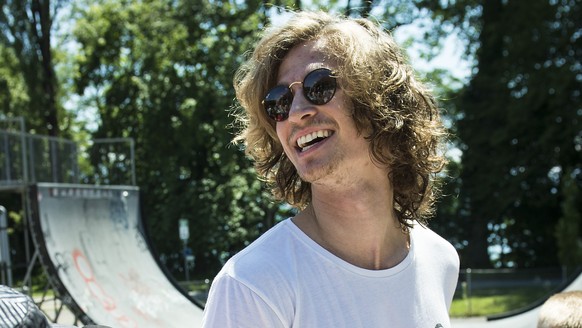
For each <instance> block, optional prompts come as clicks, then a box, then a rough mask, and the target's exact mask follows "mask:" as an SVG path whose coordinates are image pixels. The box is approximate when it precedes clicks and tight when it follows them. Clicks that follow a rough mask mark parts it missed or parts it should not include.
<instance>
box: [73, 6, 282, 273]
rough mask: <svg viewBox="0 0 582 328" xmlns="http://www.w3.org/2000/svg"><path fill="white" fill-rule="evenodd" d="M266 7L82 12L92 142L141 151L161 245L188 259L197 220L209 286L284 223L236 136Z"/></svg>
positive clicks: (151, 218) (141, 174)
mask: <svg viewBox="0 0 582 328" xmlns="http://www.w3.org/2000/svg"><path fill="white" fill-rule="evenodd" d="M261 4H262V3H261V2H260V1H255V2H252V1H248V2H247V3H246V4H237V3H232V2H230V1H214V2H213V3H212V4H210V3H207V2H201V1H194V0H192V1H188V0H184V1H174V2H171V3H168V2H167V1H161V0H149V1H123V2H119V1H117V0H111V1H108V0H104V1H100V2H99V3H97V4H92V5H90V4H87V6H82V7H81V9H79V12H78V16H79V19H78V21H77V26H76V29H75V36H76V39H77V41H78V42H79V43H80V45H81V47H80V52H79V55H78V58H77V65H78V72H79V75H78V78H77V80H76V85H77V90H78V92H79V94H83V93H86V94H90V95H94V96H93V98H92V99H91V104H92V105H93V106H96V107H97V108H98V111H99V115H100V121H101V124H100V125H99V128H98V129H97V130H96V131H95V132H94V137H96V138H104V137H131V138H134V139H135V141H136V158H137V166H136V169H137V179H138V185H139V186H140V189H141V195H142V198H143V209H142V210H143V212H142V213H143V216H144V217H145V219H146V221H147V227H148V229H149V231H150V235H151V236H152V237H153V241H154V245H155V246H156V248H157V249H158V250H159V251H160V252H161V253H164V254H166V255H167V256H166V258H168V257H171V254H172V253H176V252H178V251H180V250H181V248H182V247H181V243H180V242H179V239H178V221H179V219H182V218H185V219H188V220H189V222H190V227H191V234H190V236H191V238H190V242H189V245H188V246H190V247H191V248H192V249H193V250H194V255H195V257H196V266H197V268H198V269H199V270H198V273H199V274H205V275H206V276H209V275H212V274H213V273H214V272H215V271H216V270H217V269H218V268H220V266H221V264H222V261H224V260H226V258H228V257H229V256H231V255H232V254H234V253H235V252H237V251H238V250H240V249H241V248H242V247H244V246H245V245H246V244H248V243H249V242H250V241H252V240H253V239H255V238H256V237H257V236H258V235H259V234H260V233H261V232H262V231H263V230H264V229H266V228H267V227H268V225H269V224H272V222H269V220H271V219H272V218H274V217H276V216H277V213H280V212H281V210H279V208H278V206H276V205H275V204H273V203H272V202H271V201H269V198H268V197H265V194H266V193H265V190H264V187H263V186H262V185H261V183H260V182H259V181H257V179H256V176H255V174H254V170H253V169H252V167H251V163H250V161H249V160H248V159H246V158H245V157H244V153H243V152H242V151H241V150H240V149H238V148H237V147H235V146H232V145H231V144H230V140H231V139H232V137H233V131H232V130H229V129H227V127H228V126H229V125H230V123H231V121H232V120H231V118H230V117H229V115H228V111H229V108H230V107H231V106H232V105H233V99H234V89H233V86H232V77H233V74H234V71H235V70H236V68H237V67H238V66H239V65H240V62H241V59H242V57H241V56H240V54H243V53H244V52H245V51H247V50H248V49H250V44H251V42H253V41H254V40H255V39H256V33H258V32H259V28H260V27H261V26H262V24H263V22H264V21H265V13H264V9H263V8H262V7H261ZM110 182H111V183H119V182H118V181H110ZM168 266H169V267H170V268H171V267H172V264H168ZM180 267H181V266H180Z"/></svg>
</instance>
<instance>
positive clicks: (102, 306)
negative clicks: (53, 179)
mask: <svg viewBox="0 0 582 328" xmlns="http://www.w3.org/2000/svg"><path fill="white" fill-rule="evenodd" d="M30 199H31V210H32V220H31V228H32V229H31V231H32V236H33V240H34V242H35V244H36V248H37V250H38V251H39V255H40V260H41V262H42V264H43V266H44V267H45V270H46V271H47V273H48V276H49V279H50V280H51V284H52V285H53V286H54V287H55V288H56V289H57V291H58V293H59V294H60V296H61V298H62V299H64V300H65V303H66V304H68V306H69V308H70V309H71V310H72V311H73V312H74V313H75V315H77V316H78V318H80V320H81V321H83V323H84V324H92V323H95V324H100V325H106V326H111V327H119V328H122V327H131V328H133V327H140V328H147V327H152V328H154V327H160V328H161V327H163V328H169V327H194V328H195V327H199V326H200V324H201V321H202V308H201V307H200V306H198V305H197V304H195V302H194V300H192V299H191V298H189V297H188V296H187V295H186V294H184V293H183V292H182V291H180V290H179V289H178V288H176V286H175V285H174V284H173V283H172V281H171V280H170V279H169V278H168V277H167V276H166V274H165V273H164V272H163V271H162V269H161V268H160V266H159V265H158V263H157V262H156V260H155V258H154V256H153V255H152V253H151V250H150V248H149V247H148V243H147V240H146V238H145V236H144V233H143V229H142V222H141V216H140V211H139V189H138V188H137V187H131V186H105V187H97V186H86V185H72V184H48V183H39V184H37V185H34V186H32V187H31V188H30Z"/></svg>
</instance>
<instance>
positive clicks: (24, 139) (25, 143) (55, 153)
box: [0, 118, 136, 187]
mask: <svg viewBox="0 0 582 328" xmlns="http://www.w3.org/2000/svg"><path fill="white" fill-rule="evenodd" d="M134 148H135V145H134V141H133V139H131V138H108V139H95V140H92V141H88V142H87V144H86V145H83V146H79V144H78V143H76V142H74V141H71V140H67V139H64V138H57V137H51V136H41V135H34V134H29V133H26V132H25V124H24V120H23V119H22V118H11V119H6V118H5V119H0V187H3V186H15V185H23V184H27V183H34V182H57V183H91V184H106V185H112V184H115V185H135V184H136V177H135V149H134ZM80 163H82V164H84V165H83V170H81V169H80ZM81 171H82V172H81Z"/></svg>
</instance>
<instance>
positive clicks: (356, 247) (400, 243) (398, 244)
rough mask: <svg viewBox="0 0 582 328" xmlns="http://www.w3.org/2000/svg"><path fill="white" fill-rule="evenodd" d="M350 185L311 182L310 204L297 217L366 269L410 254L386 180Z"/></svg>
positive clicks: (312, 235)
mask: <svg viewBox="0 0 582 328" xmlns="http://www.w3.org/2000/svg"><path fill="white" fill-rule="evenodd" d="M380 182H382V181H377V180H376V181H372V180H370V183H365V182H362V181H359V183H353V184H351V185H350V186H349V187H346V186H344V187H343V188H337V186H336V187H334V188H326V187H325V186H321V185H317V184H314V185H312V202H311V204H310V205H309V206H308V207H307V208H306V209H305V210H304V211H302V212H301V213H300V214H299V215H297V216H296V217H295V218H294V219H293V221H294V222H295V224H297V226H298V227H299V228H300V229H301V230H303V231H304V232H305V233H306V234H307V235H308V236H309V237H310V238H312V239H313V240H314V241H315V242H317V243H318V244H320V245H321V246H322V247H324V248H325V249H327V250H328V251H330V252H331V253H332V254H334V255H336V256H338V257H339V258H341V259H343V260H345V261H347V262H349V263H351V264H353V265H356V266H358V267H362V268H366V269H373V270H378V269H387V268H390V267H393V266H395V265H397V264H398V263H400V262H401V261H402V260H403V259H404V258H405V257H406V254H408V245H409V241H408V235H406V234H405V233H404V232H403V229H402V227H401V226H400V224H399V222H398V220H397V218H396V216H395V213H394V208H393V200H392V198H393V197H392V190H391V188H390V187H389V184H388V181H387V180H386V181H385V183H380Z"/></svg>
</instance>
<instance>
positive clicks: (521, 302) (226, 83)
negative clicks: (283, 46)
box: [0, 0, 582, 316]
mask: <svg viewBox="0 0 582 328" xmlns="http://www.w3.org/2000/svg"><path fill="white" fill-rule="evenodd" d="M0 6H1V11H0V120H1V121H2V126H0V129H1V130H3V131H4V133H5V134H6V135H9V134H11V133H16V132H14V131H19V133H25V134H26V135H28V136H29V137H30V138H31V139H34V140H37V139H38V140H39V141H35V142H37V143H39V144H40V146H37V147H39V148H38V149H39V153H38V155H37V158H38V161H37V162H38V163H37V164H38V165H39V169H38V171H37V172H41V171H42V168H40V167H41V166H42V165H43V160H42V158H46V159H47V161H48V160H50V158H51V157H50V156H51V155H50V152H49V151H47V149H49V148H50V147H49V146H47V145H48V144H49V143H51V142H52V143H56V144H58V147H57V149H60V151H63V152H65V153H66V154H67V156H69V157H67V158H69V160H71V161H72V163H75V164H71V165H72V166H74V167H75V173H74V174H69V173H66V172H65V173H62V172H59V171H58V170H57V171H56V172H55V171H51V172H50V174H48V175H47V177H46V178H43V177H42V176H41V175H40V173H39V175H38V176H36V177H35V179H31V180H35V181H55V182H71V183H78V182H80V183H86V184H98V185H137V186H139V188H140V191H141V200H142V205H141V213H142V217H143V219H144V224H145V229H146V231H147V232H148V235H149V237H150V239H151V242H152V247H153V251H154V253H155V254H157V256H158V257H159V259H160V262H161V263H162V265H163V266H164V267H165V269H166V270H167V271H168V272H169V273H170V274H171V276H172V277H173V278H174V279H175V280H176V281H178V282H179V283H180V286H182V288H184V289H185V290H188V291H198V292H201V293H204V291H205V290H206V289H207V286H208V283H209V282H210V281H211V280H212V278H213V277H214V275H215V274H216V273H217V272H218V270H219V269H220V268H221V266H222V265H223V263H224V262H225V261H226V260H227V259H228V258H230V257H231V256H232V255H233V254H235V253H236V252H237V251H239V250H240V249H242V248H243V247H245V246H246V245H248V244H249V243H250V242H252V241H253V240H254V239H256V238H257V237H258V236H259V235H260V234H261V233H263V232H264V231H266V230H267V229H268V228H270V227H271V226H273V225H274V224H276V223H277V222H278V221H280V220H282V219H284V218H287V217H289V216H291V215H293V211H292V209H291V208H290V207H289V206H287V205H285V204H278V203H276V202H274V201H273V200H272V199H271V198H270V197H269V191H268V189H267V188H266V187H265V185H264V184H262V183H261V182H260V181H258V180H257V178H256V176H255V173H254V170H253V168H252V163H251V162H250V160H249V159H248V158H245V156H244V153H243V151H242V149H241V147H240V146H235V145H232V144H230V142H231V140H232V138H233V135H234V131H235V129H234V127H233V126H232V125H231V123H232V117H231V116H229V110H230V109H231V108H232V107H233V106H234V105H235V100H234V89H233V86H232V79H233V75H234V72H235V70H236V69H237V67H238V66H239V65H240V64H241V63H242V62H243V60H244V59H245V58H246V56H248V52H249V51H250V50H252V47H253V44H254V42H255V41H256V40H257V39H258V38H259V37H260V35H261V31H262V30H263V28H265V27H266V26H268V25H271V24H275V25H276V24H280V23H281V22H284V21H285V19H287V17H288V16H289V13H288V11H287V10H289V9H291V10H297V9H309V10H326V11H331V12H339V13H344V14H346V15H349V16H354V17H360V16H362V17H369V18H372V19H374V20H378V21H380V22H381V23H382V25H383V26H384V27H385V28H386V29H387V30H389V31H391V32H392V33H393V35H394V37H395V38H396V39H397V40H398V42H399V43H400V44H401V45H403V46H404V48H405V49H406V51H407V53H408V56H409V58H410V61H411V64H412V65H413V67H415V68H416V70H417V72H418V76H419V77H420V78H421V79H422V80H424V81H425V82H426V83H428V84H429V85H430V86H431V87H432V88H433V90H434V91H435V93H436V95H437V98H438V99H439V102H440V105H441V107H442V109H443V111H442V113H443V116H444V118H445V123H446V125H447V128H449V129H450V132H451V134H452V135H453V137H452V138H451V140H450V142H449V144H448V149H447V152H446V154H447V156H448V157H449V160H450V163H449V165H448V166H447V169H446V171H445V172H444V173H443V174H441V175H440V176H439V178H440V179H441V181H442V183H443V184H444V196H443V197H442V199H441V201H440V202H439V204H438V212H437V215H436V217H435V218H434V219H432V220H431V221H430V224H429V226H430V227H431V228H432V229H434V230H435V231H437V232H438V233H439V234H441V235H442V236H443V237H445V238H446V239H447V240H449V241H450V242H451V243H452V244H453V245H454V246H455V247H456V249H457V251H458V252H459V255H460V257H461V267H462V271H461V275H460V279H459V286H458V288H457V294H456V296H455V301H454V304H453V308H452V310H451V311H452V315H453V316H474V315H488V314H492V313H501V312H505V311H509V310H513V309H517V308H520V307H523V306H526V305H528V304H530V303H532V302H535V301H536V300H537V299H540V298H542V297H544V296H547V294H548V293H550V292H551V291H552V290H553V289H554V288H556V287H557V286H559V285H560V284H561V283H563V282H565V281H566V280H568V279H569V278H570V277H571V276H572V275H573V274H575V273H576V272H578V271H577V270H579V269H580V266H581V265H582V195H581V192H580V190H581V187H582V97H581V95H580V93H581V90H582V88H581V86H582V63H581V60H582V4H581V1H579V0H535V1H527V2H526V1H518V0H456V1H455V0H432V1H431V0H392V1H388V0H371V1H356V0H351V1H350V0H343V1H339V0H338V1H333V0H331V1H317V0H313V1H301V0H295V1H284V0H279V1H266V0H246V1H243V0H231V1H222V0H216V1H210V0H92V1H90V0H1V1H0ZM43 143H44V144H45V146H42V144H43ZM69 144H73V145H75V151H67V150H66V149H67V148H66V147H68V146H67V145H69ZM43 147H44V148H43ZM47 147H48V148H47ZM0 149H3V152H4V154H0V157H1V158H0V159H1V162H2V163H1V164H0V167H3V168H4V171H3V172H5V171H9V170H8V166H9V165H10V164H7V162H6V160H5V159H6V155H7V152H8V150H7V149H8V148H0ZM31 149H37V148H34V147H31ZM51 149H52V148H51ZM43 156H44V157H43ZM61 161H65V160H64V159H61ZM3 178H6V177H3ZM43 179H44V180H43ZM0 204H1V205H3V206H4V207H6V209H7V225H6V229H5V230H6V231H7V233H8V236H9V239H10V246H11V247H10V256H11V259H12V268H13V272H12V274H13V276H14V282H13V284H14V285H18V282H19V281H22V279H24V276H25V275H26V273H27V272H26V271H27V267H28V266H27V265H28V264H27V261H28V259H27V255H26V253H27V250H26V248H27V247H29V246H27V245H28V241H27V240H26V238H27V237H26V236H27V235H26V234H25V233H24V230H25V229H26V225H25V222H24V221H25V220H24V214H23V200H22V197H21V195H20V194H19V193H15V192H13V191H6V192H0ZM184 227H187V229H188V232H187V234H186V232H185V230H184V229H185V228H184ZM185 234H186V235H185ZM184 237H186V238H184ZM3 277H4V276H3ZM33 278H34V279H33V280H34V281H35V282H36V283H37V284H42V283H43V281H45V280H46V278H44V277H43V271H42V270H41V269H40V268H37V269H36V270H35V271H34V272H33ZM3 279H4V278H3ZM2 283H3V284H5V282H4V281H3V282H2Z"/></svg>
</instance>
